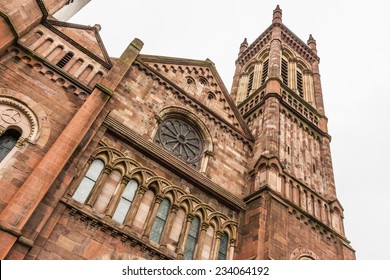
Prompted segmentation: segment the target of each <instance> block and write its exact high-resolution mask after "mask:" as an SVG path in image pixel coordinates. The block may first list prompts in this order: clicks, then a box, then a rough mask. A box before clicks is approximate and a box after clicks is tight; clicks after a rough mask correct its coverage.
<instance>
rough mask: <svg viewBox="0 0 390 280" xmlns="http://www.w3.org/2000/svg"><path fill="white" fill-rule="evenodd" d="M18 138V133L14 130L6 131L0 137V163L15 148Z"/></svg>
mask: <svg viewBox="0 0 390 280" xmlns="http://www.w3.org/2000/svg"><path fill="white" fill-rule="evenodd" d="M19 137H20V132H19V131H17V130H15V129H8V130H6V131H5V132H4V133H3V134H2V135H1V136H0V162H1V161H2V160H3V159H4V158H5V157H6V156H7V155H8V154H9V152H10V151H11V150H12V149H13V148H14V147H15V145H16V143H17V142H18V139H19Z"/></svg>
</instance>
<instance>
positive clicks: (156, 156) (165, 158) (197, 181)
mask: <svg viewBox="0 0 390 280" xmlns="http://www.w3.org/2000/svg"><path fill="white" fill-rule="evenodd" d="M104 125H105V126H106V127H107V129H108V130H110V131H111V132H113V133H114V134H116V135H117V136H119V137H121V138H122V139H123V140H124V141H125V142H126V143H128V144H130V145H131V146H133V147H134V148H135V149H137V150H138V151H140V152H141V153H143V154H145V155H147V156H148V157H150V158H151V159H153V160H155V161H156V162H158V163H159V164H161V165H162V166H164V167H166V168H168V169H169V170H171V171H172V172H174V173H176V174H178V175H179V176H180V177H182V178H183V179H185V180H187V181H188V182H190V183H192V184H194V186H195V187H197V188H199V189H201V190H202V191H204V192H205V193H207V194H209V195H211V196H212V197H214V198H216V199H217V200H219V201H221V202H222V203H223V204H225V205H227V206H228V207H230V208H231V209H233V210H235V211H242V210H244V208H245V203H244V202H243V201H242V200H241V199H240V198H238V197H236V196H235V195H233V194H231V193H230V192H228V191H227V190H226V189H224V188H222V187H220V186H219V185H217V184H216V183H214V182H213V181H211V180H210V179H209V178H207V177H206V176H205V175H203V174H201V173H199V172H198V171H197V170H195V169H194V168H192V167H190V166H189V165H187V164H186V163H184V162H183V161H181V160H180V159H178V158H177V157H175V156H173V155H172V154H171V153H169V152H168V151H166V150H165V149H163V148H162V147H160V146H159V145H157V144H155V143H153V142H151V141H148V140H147V139H145V138H144V137H142V136H141V135H139V134H138V133H136V132H135V131H133V130H132V129H130V128H129V127H127V126H125V125H124V124H122V123H121V122H119V121H118V120H116V119H115V118H114V117H112V116H110V115H109V116H107V118H106V119H105V121H104Z"/></svg>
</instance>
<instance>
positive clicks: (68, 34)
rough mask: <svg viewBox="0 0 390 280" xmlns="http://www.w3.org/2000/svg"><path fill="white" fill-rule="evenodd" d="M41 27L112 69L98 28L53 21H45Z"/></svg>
mask: <svg viewBox="0 0 390 280" xmlns="http://www.w3.org/2000/svg"><path fill="white" fill-rule="evenodd" d="M43 25H44V26H45V27H47V28H48V29H50V30H51V31H52V32H54V33H55V34H57V35H58V36H60V37H61V38H63V39H64V40H66V41H68V42H69V43H71V44H72V45H73V46H75V47H76V48H77V49H79V50H80V51H82V52H84V53H85V54H86V55H88V56H89V57H91V58H92V59H94V60H96V61H97V62H99V63H100V64H102V65H103V66H104V67H106V68H108V69H110V68H111V67H112V62H111V59H110V57H109V55H108V53H107V50H106V48H105V47H104V44H103V41H102V39H101V37H100V35H99V30H100V26H98V25H95V26H86V25H80V24H73V23H67V22H62V21H57V20H53V19H48V20H46V21H45V22H44V23H43Z"/></svg>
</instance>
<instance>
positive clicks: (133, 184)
mask: <svg viewBox="0 0 390 280" xmlns="http://www.w3.org/2000/svg"><path fill="white" fill-rule="evenodd" d="M137 188H138V183H137V181H134V180H130V181H129V182H128V183H127V185H126V188H125V190H124V191H123V193H122V197H123V198H125V199H127V200H129V201H133V198H134V195H135V192H136V190H137Z"/></svg>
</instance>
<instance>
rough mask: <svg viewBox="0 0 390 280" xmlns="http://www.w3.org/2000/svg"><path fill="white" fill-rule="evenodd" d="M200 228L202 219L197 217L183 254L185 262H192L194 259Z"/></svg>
mask: <svg viewBox="0 0 390 280" xmlns="http://www.w3.org/2000/svg"><path fill="white" fill-rule="evenodd" d="M199 226H200V219H199V218H198V217H196V216H195V217H194V218H193V220H192V222H191V225H190V229H189V231H188V236H187V242H186V246H185V249H184V253H183V255H184V259H185V260H192V259H193V257H194V253H195V247H196V243H197V241H198V234H199Z"/></svg>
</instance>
